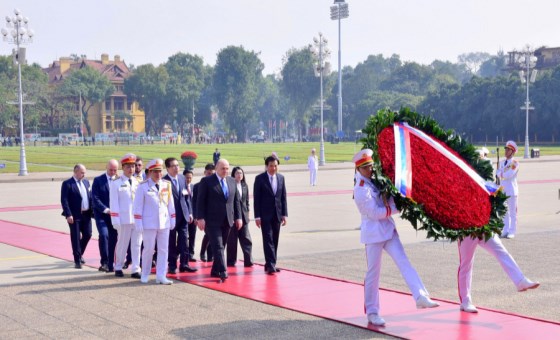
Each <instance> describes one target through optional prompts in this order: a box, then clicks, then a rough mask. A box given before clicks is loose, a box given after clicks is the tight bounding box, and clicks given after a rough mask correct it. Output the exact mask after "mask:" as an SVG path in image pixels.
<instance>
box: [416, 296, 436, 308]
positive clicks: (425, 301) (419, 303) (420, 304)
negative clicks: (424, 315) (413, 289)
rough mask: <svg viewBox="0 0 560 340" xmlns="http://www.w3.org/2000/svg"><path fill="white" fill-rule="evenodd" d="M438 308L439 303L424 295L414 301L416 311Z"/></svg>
mask: <svg viewBox="0 0 560 340" xmlns="http://www.w3.org/2000/svg"><path fill="white" fill-rule="evenodd" d="M437 306H439V303H437V302H435V301H433V300H432V299H430V298H429V297H427V296H425V295H420V296H419V297H418V299H416V308H418V309H422V308H434V307H437Z"/></svg>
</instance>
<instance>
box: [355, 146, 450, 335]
mask: <svg viewBox="0 0 560 340" xmlns="http://www.w3.org/2000/svg"><path fill="white" fill-rule="evenodd" d="M372 155H373V151H372V150H370V149H364V150H361V151H359V152H358V153H357V154H356V155H355V156H354V158H353V159H352V161H353V162H354V164H355V166H356V175H355V177H354V178H355V181H356V184H355V186H354V202H355V203H356V206H357V207H358V210H359V211H360V214H361V215H362V223H361V224H360V230H361V242H362V243H363V244H365V247H366V259H367V272H366V277H365V280H364V294H365V312H366V314H367V318H368V321H369V322H370V323H371V324H373V325H375V326H383V325H385V320H384V319H383V318H382V317H381V316H379V311H380V308H379V274H380V273H381V254H382V251H383V250H385V251H386V252H387V253H388V254H389V255H390V256H391V258H393V261H394V262H395V264H396V265H397V267H398V268H399V271H400V272H401V275H402V276H403V278H404V280H405V281H406V283H407V285H408V288H409V289H410V291H411V292H412V296H413V297H414V300H415V301H416V307H417V308H432V307H437V306H439V304H438V303H437V302H435V301H432V300H431V299H430V298H429V294H428V291H427V289H426V287H424V284H423V283H422V280H421V279H420V277H419V276H418V273H416V270H415V269H414V268H413V267H412V264H411V263H410V261H409V260H408V258H407V256H406V254H405V252H404V248H403V246H402V243H401V240H400V238H399V234H398V233H397V230H396V228H395V222H394V221H393V218H392V217H391V215H393V214H396V213H398V212H399V211H398V210H397V208H396V206H395V202H394V200H393V198H392V197H387V196H385V195H384V194H382V193H381V192H379V190H378V189H377V187H376V186H375V185H374V184H373V182H372V181H371V175H372V174H373V159H372Z"/></svg>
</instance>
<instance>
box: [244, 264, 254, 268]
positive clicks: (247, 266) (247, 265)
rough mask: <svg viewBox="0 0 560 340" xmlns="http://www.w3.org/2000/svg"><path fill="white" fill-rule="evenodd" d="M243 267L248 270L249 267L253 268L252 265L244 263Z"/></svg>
mask: <svg viewBox="0 0 560 340" xmlns="http://www.w3.org/2000/svg"><path fill="white" fill-rule="evenodd" d="M244 266H245V267H246V268H249V267H252V266H253V263H245V264H244Z"/></svg>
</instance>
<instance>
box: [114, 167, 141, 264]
mask: <svg viewBox="0 0 560 340" xmlns="http://www.w3.org/2000/svg"><path fill="white" fill-rule="evenodd" d="M130 181H131V182H132V183H130V182H129V178H128V177H126V176H124V175H123V176H121V177H120V178H117V179H116V180H114V181H113V182H111V191H110V192H109V203H110V210H111V222H112V223H113V226H114V227H115V228H116V229H117V231H118V232H119V238H118V240H117V250H116V256H115V257H116V263H115V270H122V267H123V264H124V262H125V260H126V251H127V249H128V244H129V243H130V252H131V256H132V267H131V273H139V272H140V247H141V245H142V232H141V231H136V228H135V226H134V213H133V211H132V205H133V202H134V195H135V193H136V189H137V188H138V180H137V179H136V177H134V176H132V177H131V178H130Z"/></svg>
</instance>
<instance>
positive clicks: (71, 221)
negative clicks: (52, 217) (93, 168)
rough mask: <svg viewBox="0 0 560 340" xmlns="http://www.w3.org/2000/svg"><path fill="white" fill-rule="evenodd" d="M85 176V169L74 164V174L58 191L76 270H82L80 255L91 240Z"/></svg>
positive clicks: (89, 192)
mask: <svg viewBox="0 0 560 340" xmlns="http://www.w3.org/2000/svg"><path fill="white" fill-rule="evenodd" d="M85 175H86V167H85V166H84V165H83V164H76V165H75V166H74V174H73V175H72V177H70V178H69V179H67V180H65V181H64V182H62V187H61V189H60V204H61V205H62V216H64V217H65V218H66V222H67V223H68V227H69V228H70V241H71V242H72V254H73V255H74V268H76V269H82V264H84V263H85V261H84V258H83V257H82V255H83V254H84V252H85V251H86V247H87V244H88V242H89V239H90V238H91V213H92V211H91V207H92V202H91V190H90V185H89V181H88V180H87V179H85V178H84V177H85Z"/></svg>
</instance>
